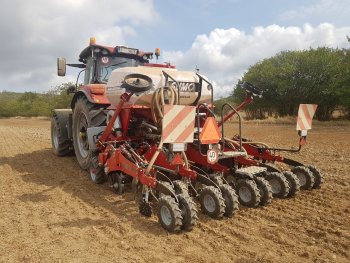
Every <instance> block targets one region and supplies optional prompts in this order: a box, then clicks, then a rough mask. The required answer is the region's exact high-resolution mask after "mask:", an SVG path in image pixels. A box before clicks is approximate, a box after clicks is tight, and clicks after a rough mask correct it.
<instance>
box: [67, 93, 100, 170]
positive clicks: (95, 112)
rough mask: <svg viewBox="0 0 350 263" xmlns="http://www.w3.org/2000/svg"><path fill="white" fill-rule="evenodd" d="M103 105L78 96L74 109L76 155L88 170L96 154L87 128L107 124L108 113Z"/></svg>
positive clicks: (82, 166)
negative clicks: (91, 145)
mask: <svg viewBox="0 0 350 263" xmlns="http://www.w3.org/2000/svg"><path fill="white" fill-rule="evenodd" d="M103 110H104V108H103V106H101V105H96V104H93V103H91V102H89V101H88V100H87V98H86V97H80V98H78V100H77V102H76V103H75V106H74V110H73V127H72V130H73V145H74V150H75V156H76V157H77V161H78V163H79V166H80V167H81V168H82V169H84V170H86V169H88V168H89V167H90V162H91V158H92V157H93V156H94V153H93V151H92V150H90V149H89V142H88V136H87V129H88V128H89V127H97V126H102V125H105V123H106V115H105V113H104V111H103Z"/></svg>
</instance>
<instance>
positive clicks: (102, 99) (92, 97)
mask: <svg viewBox="0 0 350 263" xmlns="http://www.w3.org/2000/svg"><path fill="white" fill-rule="evenodd" d="M80 96H85V97H86V98H87V100H88V101H89V102H91V103H94V104H102V105H110V104H111V103H110V102H109V100H108V99H107V96H106V93H105V92H104V85H103V84H89V85H86V86H82V87H81V88H80V89H79V91H77V92H76V93H75V94H74V96H73V99H72V101H71V108H72V109H73V108H74V106H75V103H76V101H77V100H78V98H79V97H80Z"/></svg>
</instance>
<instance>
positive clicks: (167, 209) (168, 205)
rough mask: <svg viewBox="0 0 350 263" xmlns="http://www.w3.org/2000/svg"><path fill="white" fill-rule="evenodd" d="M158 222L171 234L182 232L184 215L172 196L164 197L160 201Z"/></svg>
mask: <svg viewBox="0 0 350 263" xmlns="http://www.w3.org/2000/svg"><path fill="white" fill-rule="evenodd" d="M158 201H159V202H158V220H159V223H160V224H161V225H162V227H163V228H164V229H166V230H168V231H169V232H177V231H180V230H181V226H182V215H181V209H180V208H179V204H178V203H176V202H175V199H174V198H172V197H171V196H168V195H166V196H162V197H161V198H159V199H158Z"/></svg>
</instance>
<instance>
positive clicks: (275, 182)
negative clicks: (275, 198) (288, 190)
mask: <svg viewBox="0 0 350 263" xmlns="http://www.w3.org/2000/svg"><path fill="white" fill-rule="evenodd" d="M269 183H270V185H271V189H272V193H274V194H278V193H280V192H281V190H282V187H281V184H280V183H279V181H278V180H276V179H271V180H270V181H269Z"/></svg>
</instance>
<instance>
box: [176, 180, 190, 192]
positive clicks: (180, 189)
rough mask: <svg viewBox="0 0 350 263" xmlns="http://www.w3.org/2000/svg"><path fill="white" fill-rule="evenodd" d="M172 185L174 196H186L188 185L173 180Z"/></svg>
mask: <svg viewBox="0 0 350 263" xmlns="http://www.w3.org/2000/svg"><path fill="white" fill-rule="evenodd" d="M173 185H174V189H175V193H176V194H185V195H188V185H187V184H186V183H185V182H183V181H181V180H175V181H173Z"/></svg>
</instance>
